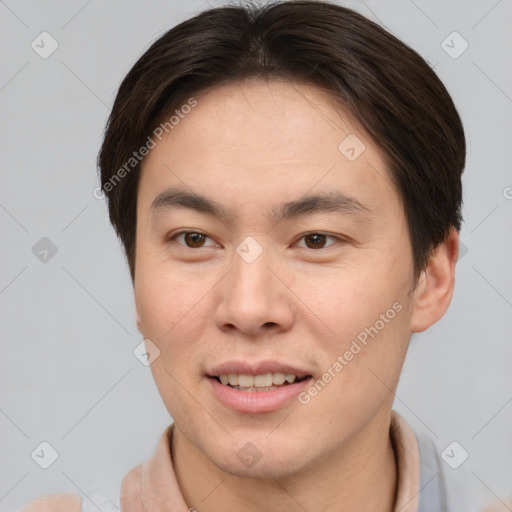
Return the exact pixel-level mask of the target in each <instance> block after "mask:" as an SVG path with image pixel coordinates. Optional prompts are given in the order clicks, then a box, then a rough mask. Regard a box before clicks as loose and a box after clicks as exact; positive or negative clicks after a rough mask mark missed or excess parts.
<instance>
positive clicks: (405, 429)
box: [26, 1, 465, 512]
mask: <svg viewBox="0 0 512 512" xmlns="http://www.w3.org/2000/svg"><path fill="white" fill-rule="evenodd" d="M464 162H465V139H464V132H463V128H462V125H461V121H460V118H459V115H458V113H457V111H456V109H455V106H454V104H453V102H452V100H451V98H450V96H449V94H448V93H447V91H446V89H445V87H444V86H443V85H442V83H441V82H440V81H439V79H438V78H437V76H436V75H435V73H434V72H433V71H432V70H431V69H430V67H429V66H428V64H427V63H426V62H425V61H424V60H423V59H422V58H421V57H420V56H419V55H418V54H417V53H416V52H414V51H413V50H411V49H410V48H409V47H407V46H406V45H405V44H403V43H402V42H400V41H399V40H397V39H396V38H395V37H394V36H392V35H391V34H389V33H388V32H386V31H385V30H383V29H382V28H381V27H379V26H378V25H376V24H374V23H372V22H371V21H369V20H367V19H365V18H364V17H363V16H361V15H359V14H357V13H356V12H354V11H351V10H349V9H346V8H343V7H341V6H338V5H335V4H331V3H325V2H309V1H289V2H284V3H275V4H269V5H267V6H265V7H261V8H256V7H254V6H247V7H225V8H217V9H211V10H208V11H205V12H203V13H201V14H199V15H198V16H196V17H194V18H192V19H189V20H187V21H185V22H183V23H181V24H180V25H179V26H177V27H175V28H173V29H172V30H170V31H169V32H167V33H166V34H164V35H163V36H162V37H161V38H160V39H158V40H157V41H156V42H155V43H154V44H153V45H152V47H151V48H150V49H149V50H148V51H147V52H146V53H145V54H144V55H143V56H142V57H141V58H140V59H139V61H138V62H137V63H136V64H135V66H134V67H133V68H132V69H131V71H130V72H129V73H128V75H127V76H126V78H125V79H124V81H123V83H122V84H121V86H120V89H119V93H118V95H117V98H116V101H115V104H114V106H113V109H112V113H111V116H110V119H109V122H108V126H107V130H106V133H105V139H104V143H103V146H102V149H101V152H100V155H99V165H100V170H101V181H102V188H101V193H102V194H103V193H104V194H105V195H106V196H107V199H108V204H109V213H110V219H111V221H112V224H113V226H114V227H115V229H116V231H117V233H118V235H119V237H120V239H121V240H122V242H123V244H124V248H125V251H126V255H127V259H128V264H129V267H130V272H131V276H132V280H133V285H134V295H135V303H136V309H137V325H138V329H139V331H140V332H141V334H142V335H143V337H144V339H145V343H146V349H147V357H148V359H149V360H150V362H151V368H152V372H153V376H154V378H155V381H156V384H157V386H158V388H159V391H160V394H161V396H162V399H163V401H164V403H165V405H166V407H167V409H168V411H169V413H170V414H171V416H172V418H173V424H172V425H171V426H170V427H169V428H168V429H166V430H165V432H164V433H163V434H162V437H161V439H160V442H159V444H158V447H157V449H156V451H155V454H154V456H153V457H152V458H151V459H150V460H149V461H147V462H146V463H144V464H141V465H139V466H137V467H136V468H134V469H133V470H132V471H131V472H130V473H128V474H127V475H126V476H125V477H124V478H123V480H122V483H121V485H120V486H119V485H116V486H113V487H109V488H108V489H107V490H106V491H105V493H103V494H97V495H95V496H94V497H91V500H84V502H83V504H82V507H83V508H81V505H80V498H78V497H76V496H75V497H73V496H69V495H68V496H60V497H58V496H54V497H50V498H46V499H42V500H39V501H38V502H34V503H33V504H32V505H30V506H29V507H28V508H27V509H26V510H27V511H28V510H39V511H41V510H45V509H44V507H45V506H47V507H49V508H48V510H50V509H51V510H53V511H55V510H61V509H62V510H77V511H78V510H81V509H82V510H93V509H94V510H97V508H98V507H101V510H103V511H104V512H105V511H107V510H108V511H110V510H122V511H123V512H139V511H142V510H148V511H151V512H160V511H162V512H163V511H164V510H166V511H183V512H185V511H187V510H197V511H199V512H217V511H221V510H222V511H226V510H227V511H232V510H243V511H259V510H266V511H277V510H287V511H304V510H307V511H309V512H317V511H318V512H319V511H347V512H348V511H350V512H357V511H361V512H362V511H369V510H371V511H376V512H392V511H399V510H400V511H402V512H405V511H408V512H439V511H441V510H443V511H444V510H457V511H458V512H460V511H461V510H462V508H456V507H458V506H459V503H460V502H459V501H456V500H457V499H458V497H451V496H450V492H449V491H450V490H449V489H447V486H446V483H445V481H444V476H443V475H444V470H443V469H442V468H441V466H440V462H439V458H438V456H437V454H436V451H435V446H434V444H433V443H432V442H431V441H430V440H429V439H428V438H425V437H423V436H416V435H415V433H414V432H413V431H412V430H411V428H410V427H409V426H408V425H407V423H406V422H405V420H404V419H403V418H401V417H400V416H399V415H398V414H397V413H396V412H395V411H392V404H393V398H394V390H395V389H396V386H397V384H398V381H399V376H400V372H401V369H402V366H403V362H404V358H405V355H406V352H407V348H408V345H409V342H410V338H411V335H412V333H414V332H421V331H424V330H425V329H427V328H428V327H430V326H431V325H432V324H434V323H435V322H437V321H438V320H439V319H440V318H441V317H442V316H443V315H444V314H445V312H446V311H447V309H448V306H449V304H450V301H451V298H452V293H453V287H454V274H455V265H456V261H457V256H458V243H459V241H458V232H459V230H460V223H461V220H462V219H461V213H460V211H461V202H462V184H461V174H462V171H463V168H464ZM59 507H60V508H59ZM449 507H455V508H449Z"/></svg>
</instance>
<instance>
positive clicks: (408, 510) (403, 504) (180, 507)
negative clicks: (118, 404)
mask: <svg viewBox="0 0 512 512" xmlns="http://www.w3.org/2000/svg"><path fill="white" fill-rule="evenodd" d="M173 427H174V424H171V425H169V426H168V427H167V428H166V429H165V430H164V432H163V434H162V436H161V437H160V441H159V442H158V446H157V448H156V450H155V452H154V454H153V456H152V457H151V458H150V459H149V460H147V461H146V462H144V463H143V464H139V465H138V466H136V467H135V468H133V469H132V470H131V471H130V472H129V473H128V474H127V475H126V476H125V477H124V478H123V480H122V484H121V511H122V512H187V511H189V510H193V509H189V507H188V506H187V504H186V503H185V500H184V498H183V495H182V493H181V490H180V488H179V485H178V481H177V479H176V474H175V472H174V468H173V465H172V459H171V438H172V434H173ZM389 435H390V439H391V443H392V446H393V450H394V453H395V458H396V463H397V469H398V489H397V501H396V506H395V512H418V507H419V503H418V500H419V491H420V452H419V447H418V442H417V439H416V436H415V434H414V432H413V430H412V429H411V428H410V427H409V425H408V424H407V423H406V421H405V420H404V419H403V418H402V417H401V416H400V415H399V414H398V413H397V412H396V411H391V423H390V429H389Z"/></svg>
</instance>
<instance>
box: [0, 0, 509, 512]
mask: <svg viewBox="0 0 512 512" xmlns="http://www.w3.org/2000/svg"><path fill="white" fill-rule="evenodd" d="M222 3H223V2H214V1H213V0H210V1H209V2H207V1H203V0H194V1H192V0H188V1H185V0H182V1H178V0H175V1H168V0H167V1H163V0H153V1H147V2H134V1H131V2H126V1H125V2H120V1H112V0H109V1H106V2H105V1H104V2H100V1H98V0H90V1H79V0H75V1H66V2H65V1H63V0H61V1H56V0H53V1H51V2H37V1H35V0H31V1H23V2H22V1H18V2H16V1H15V0H6V1H0V42H1V44H0V48H1V55H2V61H1V62H2V66H1V68H0V109H1V119H2V123H1V125H0V144H1V146H0V148H1V162H0V173H1V187H0V228H1V235H2V239H1V240H2V242H1V244H0V315H1V322H0V335H1V339H2V345H1V347H2V357H1V358H0V450H1V452H0V453H1V454H0V460H1V461H2V464H1V467H0V511H2V512H3V511H7V510H13V509H18V508H21V506H22V505H24V504H26V503H27V501H29V500H30V499H32V498H34V497H36V496H39V495H41V494H46V493H50V492H58V491H68V492H75V493H78V494H80V495H82V496H86V495H87V494H89V493H90V492H91V490H92V489H94V488H95V487H97V486H99V485H103V484H104V483H106V482H109V481H112V480H115V479H117V478H119V477H121V476H123V475H124V474H125V473H126V472H127V471H128V470H129V469H131V468H132V467H133V466H135V465H136V464H138V463H140V462H142V461H143V460H145V459H147V458H148V457H149V456H150V455H151V454H152V452H153V450H154V448H155V447H156V442H157V440H158V438H159V437H160V435H161V433H162V431H163V429H164V428H165V427H166V426H167V425H168V424H169V422H170V418H169V416H168V413H167V412H166V410H165V408H164V406H163V404H162V402H161V400H160V397H159V395H158V392H157V389H156V386H155V385H154V383H153V380H152V376H151V373H150V369H149V368H147V367H145V366H143V365H142V364H141V363H140V362H139V361H138V360H137V359H136V358H135V357H134V355H133V353H132V352H133V350H134V348H135V347H136V346H137V345H138V344H139V343H140V342H141V339H142V337H141V336H140V334H139V333H138V331H137V329H136V324H135V311H134V306H133V290H132V286H131V281H130V278H129V273H128V269H127V266H126V264H125V260H124V255H123V253H122V251H121V247H120V244H119V243H118V241H117V239H116V238H115V235H114V232H113V230H112V229H111V227H110V226H109V223H108V218H107V211H106V204H105V202H104V200H98V199H95V197H94V196H93V193H92V191H93V189H94V188H95V187H96V186H98V180H97V175H96V166H95V159H96V155H97V152H98V149H99V146H100V142H101V136H102V132H103V128H104V125H105V121H106V118H107V115H108V113H109V109H110V106H111V105H112V102H113V100H114V97H115V93H116V89H117V87H118V86H119V84H120V82H121V80H122V78H123V77H124V75H125V74H126V73H127V72H128V70H129V69H130V67H131V66H132V65H133V64H134V63H135V61H136V59H137V58H138V57H139V56H140V55H141V54H142V52H143V51H144V50H145V49H146V48H147V47H148V46H149V45H150V43H151V42H152V41H154V40H155V39H156V38H157V37H158V36H159V35H160V34H162V33H163V32H164V31H166V30H168V29H169V28H170V27H171V26H173V25H175V24H176V23H178V22H179V21H181V20H183V19H185V18H186V17H188V16H190V15H192V14H195V13H197V12H199V11H200V10H202V9H204V8H207V7H208V5H222ZM343 4H344V5H347V6H349V7H354V8H356V9H357V10H360V11H361V12H362V13H363V14H365V15H367V16H368V17H369V18H371V19H374V20H376V21H378V22H379V23H381V24H382V25H384V26H385V27H387V28H388V29H389V30H390V31H391V32H392V33H394V34H395V35H397V36H398V37H399V38H401V39H402V40H404V41H405V42H406V43H408V44H409V45H411V46H412V47H413V48H414V49H416V50H417V51H418V52H419V53H420V54H421V55H422V56H423V57H424V58H425V59H427V61H428V62H429V63H430V64H431V65H432V66H434V67H435V71H436V72H437V73H438V75H439V76H440V78H441V79H442V80H443V81H444V83H445V84H446V85H447V88H448V90H449V91H450V93H451V94H452V95H453V98H454V100H455V102H456V105H457V107H458V108H459V111H460V113H461V116H462V119H463V122H464V125H465V129H466V133H467V140H468V163H467V167H466V171H465V173H464V179H463V181H464V187H465V189H464V210H463V213H464V218H465V223H464V227H463V229H462V231H461V239H462V242H463V244H464V245H465V247H466V248H467V252H466V253H465V254H464V253H463V254H462V257H461V258H460V260H459V263H458V266H457V276H456V287H455V294H454V297H453V301H452V304H451V306H450V309H449V311H448V313H447V314H446V315H445V317H443V319H442V320H441V321H440V322H438V323H437V324H436V325H434V326H433V327H432V328H431V329H429V330H428V331H426V332H424V333H421V334H419V335H414V336H413V340H412V345H411V349H410V352H409V354H408V358H407V361H406V365H405V368H404V371H403V376H402V379H401V383H400V386H399V388H398V391H397V397H396V402H395V409H396V410H397V411H398V412H400V413H401V414H402V415H403V416H404V417H405V418H406V419H407V421H408V422H409V424H410V425H411V426H412V427H413V428H414V429H415V430H416V431H418V432H422V433H426V434H427V435H429V436H430V437H432V439H433V440H434V441H435V443H436V446H437V447H438V449H439V453H441V452H442V451H443V450H444V448H445V447H446V446H447V445H449V444H450V443H451V442H452V441H457V442H458V443H459V444H460V445H461V446H463V447H464V449H465V450H467V452H468V453H469V458H468V460H467V461H466V462H465V463H464V464H463V465H462V466H461V467H460V468H459V469H456V470H453V469H451V468H449V467H448V466H446V469H447V473H449V474H450V475H451V476H454V477H459V476H461V475H462V474H465V475H466V476H467V478H468V479H469V481H470V483H471V487H472V489H473V491H474V492H475V494H476V495H478V496H479V497H480V498H482V499H484V498H485V497H486V496H491V497H495V498H496V497H500V498H504V497H505V496H507V495H512V435H511V432H512V376H511V361H512V336H511V334H512V273H511V272H510V261H512V229H511V225H512V223H511V220H512V188H510V187H512V172H511V164H510V162H511V158H510V146H511V135H512V133H511V119H512V115H511V114H512V66H511V63H512V59H511V57H512V30H511V26H512V24H511V23H512V2H511V1H510V0H500V1H496V0H479V1H475V0H473V1H462V0H461V1H444V2H441V1H435V0H414V1H412V0H397V1H382V0H380V1H379V0H373V1H367V2H366V3H363V2H355V1H353V2H344V3H343ZM43 31H47V32H49V33H50V34H51V36H52V37H53V38H54V39H55V40H56V41H57V42H58V45H59V46H58V49H57V50H56V51H55V52H54V53H53V54H52V55H51V56H50V57H48V58H46V59H43V58H41V57H40V56H39V54H38V53H36V52H35V51H34V50H33V49H32V48H31V43H32V41H33V40H36V42H37V41H38V40H40V39H37V38H38V36H39V34H40V33H41V32H43ZM453 31H457V32H459V33H460V34H461V35H462V37H463V38H464V39H465V40H466V41H467V42H468V43H469V47H468V49H467V50H466V51H465V52H464V53H463V54H462V55H460V56H459V57H458V58H452V56H450V55H448V54H447V53H446V52H445V50H444V49H443V47H442V46H441V44H442V41H443V40H445V39H446V38H447V36H449V34H451V33H452V32H453ZM448 44H450V45H451V46H453V47H454V48H453V49H452V53H453V52H454V51H457V50H460V49H461V48H462V46H461V44H462V42H461V40H457V39H455V40H454V39H453V37H452V39H448ZM445 45H446V43H445ZM45 47H46V48H48V47H49V46H48V44H46V45H45ZM507 187H508V188H507ZM43 237H47V238H48V239H50V240H51V241H52V243H53V244H54V245H55V246H56V248H57V253H56V254H55V255H53V256H52V255H51V252H50V253H48V255H47V261H46V262H44V261H40V259H39V258H38V257H36V255H35V254H34V253H33V250H32V248H33V247H34V245H35V244H36V243H38V241H39V240H40V239H41V238H43ZM41 243H42V242H41ZM35 252H36V253H37V251H35ZM463 252H464V251H463ZM39 257H42V255H41V254H39ZM42 441H47V442H49V443H50V444H51V445H52V446H53V447H54V448H55V449H56V450H57V452H58V453H59V457H58V459H57V460H56V461H55V463H54V464H53V465H52V466H50V467H49V468H48V469H46V470H45V469H42V468H40V467H39V466H38V465H37V464H36V463H35V462H34V460H32V458H31V453H32V451H33V450H34V449H35V448H36V447H37V446H38V445H39V444H40V443H41V442H42Z"/></svg>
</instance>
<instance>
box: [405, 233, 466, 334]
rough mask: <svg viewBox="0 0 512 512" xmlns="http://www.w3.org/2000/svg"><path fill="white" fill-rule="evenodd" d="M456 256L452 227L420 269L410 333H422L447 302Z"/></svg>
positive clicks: (445, 306) (451, 289) (457, 248)
mask: <svg viewBox="0 0 512 512" xmlns="http://www.w3.org/2000/svg"><path fill="white" fill-rule="evenodd" d="M458 257H459V234H458V232H457V230H456V229H455V228H452V229H451V231H450V234H449V235H448V237H447V238H446V239H445V241H444V242H442V243H441V244H439V246H438V247H437V248H436V250H435V253H434V254H433V255H432V257H431V258H430V260H429V263H428V265H427V267H426V268H425V270H424V271H423V272H422V274H421V276H420V279H419V282H418V286H417V287H416V290H415V292H414V300H413V312H412V315H411V324H410V329H411V332H422V331H424V330H425V329H428V328H429V327H430V326H431V325H433V324H435V323H436V322H437V321H438V320H439V319H440V318H441V317H442V316H443V315H444V314H445V313H446V310H447V309H448V306H449V305H450V302H451V300H452V295H453V288H454V285H455V265H456V263H457V259H458Z"/></svg>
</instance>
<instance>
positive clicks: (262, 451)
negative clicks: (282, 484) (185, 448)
mask: <svg viewBox="0 0 512 512" xmlns="http://www.w3.org/2000/svg"><path fill="white" fill-rule="evenodd" d="M274 435H275V433H274V434H272V436H271V437H269V438H267V439H265V437H266V436H268V431H265V432H264V433H257V434H255V435H251V434H249V435H247V434H240V435H234V436H233V439H231V440H230V441H229V443H226V445H223V444H222V443H219V444H212V445H210V446H209V444H210V443H208V442H207V443H205V445H203V446H204V448H205V450H204V454H205V455H206V456H207V457H208V458H209V459H210V460H211V461H212V463H213V464H214V465H215V466H217V467H218V468H219V469H220V470H222V471H223V472H225V473H229V474H231V475H233V476H236V477H239V478H253V479H262V480H268V479H269V478H273V479H282V478H287V477H289V476H292V475H296V474H297V473H300V472H302V471H306V470H307V467H308V466H309V465H310V464H311V463H312V462H313V455H314V454H313V453H312V452H311V447H310V446H309V445H308V446H302V447H301V446H298V445H297V438H294V436H293V435H286V436H284V435H283V436H279V435H276V436H275V438H274V439H272V437H273V436H274Z"/></svg>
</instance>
